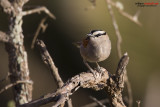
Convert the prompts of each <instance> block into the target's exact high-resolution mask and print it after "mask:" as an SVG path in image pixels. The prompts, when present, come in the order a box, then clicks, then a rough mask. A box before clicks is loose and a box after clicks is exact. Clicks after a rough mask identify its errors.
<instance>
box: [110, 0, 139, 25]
mask: <svg viewBox="0 0 160 107" xmlns="http://www.w3.org/2000/svg"><path fill="white" fill-rule="evenodd" d="M108 1H109V4H111V5H112V6H114V7H115V8H116V9H118V11H119V13H120V14H121V15H123V16H124V17H126V18H128V19H129V20H130V21H132V22H134V23H136V24H137V25H139V26H142V24H141V22H139V20H138V16H139V11H138V12H136V14H135V15H134V16H132V15H130V14H129V13H127V12H125V11H124V10H123V4H121V3H120V2H116V3H115V2H113V1H112V0H108Z"/></svg>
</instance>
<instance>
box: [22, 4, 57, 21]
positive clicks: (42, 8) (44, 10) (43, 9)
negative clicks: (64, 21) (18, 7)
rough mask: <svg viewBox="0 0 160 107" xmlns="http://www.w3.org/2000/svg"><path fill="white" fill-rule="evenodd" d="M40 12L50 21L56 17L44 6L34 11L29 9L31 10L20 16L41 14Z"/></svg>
mask: <svg viewBox="0 0 160 107" xmlns="http://www.w3.org/2000/svg"><path fill="white" fill-rule="evenodd" d="M42 11H43V12H45V13H46V14H47V15H48V16H49V17H51V18H52V19H56V17H55V16H54V15H53V14H52V13H51V12H50V11H49V10H48V9H47V8H46V7H44V6H42V7H37V8H35V9H31V10H27V11H23V12H22V15H23V16H26V15H30V14H34V13H41V12H42Z"/></svg>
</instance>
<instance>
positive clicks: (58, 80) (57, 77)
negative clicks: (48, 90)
mask: <svg viewBox="0 0 160 107" xmlns="http://www.w3.org/2000/svg"><path fill="white" fill-rule="evenodd" d="M36 45H37V47H38V48H39V50H40V53H41V57H42V60H43V62H44V63H45V64H46V65H47V66H48V67H49V69H50V70H51V74H52V76H53V78H54V79H55V81H56V83H57V85H58V88H60V87H62V86H63V84H64V83H63V81H62V79H61V77H60V75H59V73H58V68H57V67H56V66H55V64H54V62H53V60H52V58H51V56H50V54H49V52H48V51H47V48H46V46H45V44H44V42H43V41H41V40H37V42H36ZM67 103H68V107H72V102H71V99H70V100H68V101H67ZM62 105H64V104H62ZM61 107H62V106H61Z"/></svg>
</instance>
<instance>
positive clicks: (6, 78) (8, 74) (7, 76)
mask: <svg viewBox="0 0 160 107" xmlns="http://www.w3.org/2000/svg"><path fill="white" fill-rule="evenodd" d="M9 76H10V73H9V72H8V73H7V75H6V77H5V78H3V79H1V80H0V83H1V82H3V81H6V80H8V78H9Z"/></svg>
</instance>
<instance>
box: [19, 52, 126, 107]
mask: <svg viewBox="0 0 160 107" xmlns="http://www.w3.org/2000/svg"><path fill="white" fill-rule="evenodd" d="M128 61H129V57H128V55H127V54H124V56H123V57H122V58H121V60H120V62H119V64H118V68H117V71H116V75H111V74H109V72H108V71H107V70H106V69H104V68H102V71H101V72H97V71H95V74H93V73H90V72H82V73H80V74H79V75H76V76H74V77H72V78H71V79H69V80H68V81H67V82H66V83H65V84H64V85H63V86H62V87H60V88H59V89H57V91H56V92H54V93H50V94H47V95H45V96H43V97H41V98H39V99H37V100H34V101H31V102H29V103H26V104H23V105H20V106H19V107H36V106H41V105H44V104H47V103H49V102H53V101H55V102H56V103H55V104H54V106H53V107H57V106H59V105H60V104H63V103H64V102H65V101H67V100H68V99H69V96H71V95H72V94H73V93H74V92H75V91H77V90H78V89H79V88H80V87H82V88H92V89H95V90H97V91H98V90H101V89H103V88H105V89H107V92H108V94H109V95H110V98H111V101H112V106H113V107H126V106H125V105H124V103H123V100H122V94H121V92H122V90H123V88H124V86H123V85H121V84H124V81H123V80H124V79H123V78H124V74H125V73H124V72H125V70H124V69H125V68H126V65H127V64H128ZM117 80H122V81H120V82H119V81H117Z"/></svg>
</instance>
